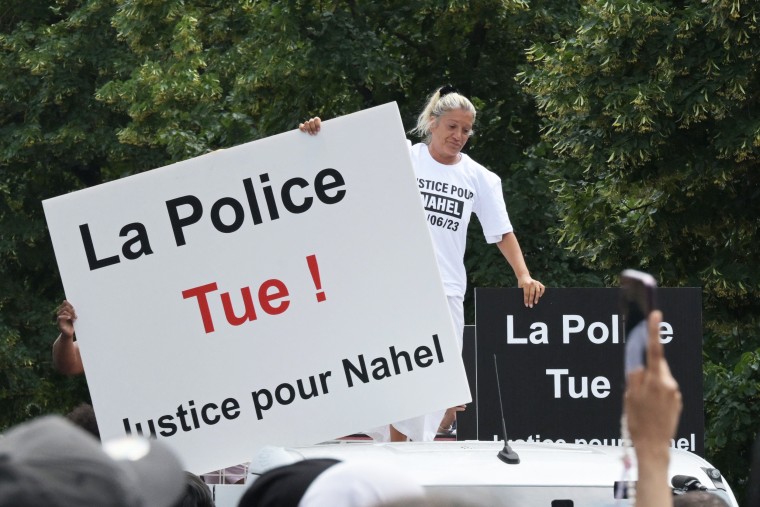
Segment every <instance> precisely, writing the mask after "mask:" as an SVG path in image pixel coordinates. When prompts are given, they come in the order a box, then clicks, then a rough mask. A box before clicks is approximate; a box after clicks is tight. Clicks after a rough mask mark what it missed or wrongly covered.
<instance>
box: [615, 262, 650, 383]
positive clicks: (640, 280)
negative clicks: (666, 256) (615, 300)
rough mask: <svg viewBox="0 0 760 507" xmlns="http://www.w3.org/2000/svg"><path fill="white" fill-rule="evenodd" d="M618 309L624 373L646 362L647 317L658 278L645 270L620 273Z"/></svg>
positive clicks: (628, 270) (640, 366) (627, 270)
mask: <svg viewBox="0 0 760 507" xmlns="http://www.w3.org/2000/svg"><path fill="white" fill-rule="evenodd" d="M620 289H621V297H620V302H621V306H622V308H621V311H622V313H623V322H624V326H625V327H624V329H625V375H626V377H627V376H628V374H629V373H630V372H631V371H633V370H636V369H639V368H643V367H644V366H645V365H646V357H647V340H648V334H649V333H648V331H647V319H648V318H649V314H650V313H651V311H652V310H654V309H655V292H656V289H657V281H656V280H655V279H654V277H653V276H652V275H650V274H648V273H644V272H642V271H636V270H634V269H626V270H625V271H623V272H622V273H621V274H620Z"/></svg>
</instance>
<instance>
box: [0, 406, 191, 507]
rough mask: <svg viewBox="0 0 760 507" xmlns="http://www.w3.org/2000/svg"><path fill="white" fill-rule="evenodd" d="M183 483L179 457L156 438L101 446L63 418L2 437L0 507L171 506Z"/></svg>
mask: <svg viewBox="0 0 760 507" xmlns="http://www.w3.org/2000/svg"><path fill="white" fill-rule="evenodd" d="M184 487H185V478H184V472H183V469H182V465H181V463H180V461H179V459H178V458H177V456H176V455H175V454H174V453H173V452H172V451H171V450H170V449H169V448H168V447H167V446H166V445H164V444H162V443H161V442H158V441H156V440H149V439H145V438H142V437H137V436H134V437H125V438H121V439H117V440H111V441H108V442H106V443H104V444H103V445H102V446H101V445H100V442H98V441H97V439H95V438H94V437H93V436H92V435H90V434H89V433H87V432H86V431H84V430H82V429H81V428H79V427H77V426H76V425H74V424H73V423H71V422H69V421H67V420H66V419H64V418H63V417H60V416H44V417H40V418H37V419H33V420H31V421H29V422H26V423H22V424H19V425H18V426H15V427H14V428H11V429H10V430H9V431H8V432H7V433H6V434H5V435H4V436H3V437H0V507H11V506H13V507H18V506H24V507H84V506H89V507H100V506H109V507H117V506H123V507H170V506H171V505H172V504H173V503H174V502H175V501H176V500H177V499H178V498H179V496H180V495H181V493H182V491H183V490H184Z"/></svg>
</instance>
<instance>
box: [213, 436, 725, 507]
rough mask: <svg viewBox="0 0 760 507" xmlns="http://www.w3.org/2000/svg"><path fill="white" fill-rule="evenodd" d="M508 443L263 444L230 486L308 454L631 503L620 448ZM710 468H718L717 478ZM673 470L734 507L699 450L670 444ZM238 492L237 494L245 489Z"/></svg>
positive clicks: (478, 485)
mask: <svg viewBox="0 0 760 507" xmlns="http://www.w3.org/2000/svg"><path fill="white" fill-rule="evenodd" d="M510 446H511V448H512V450H514V451H515V452H516V453H517V454H518V455H519V458H520V462H519V464H507V463H504V462H503V461H501V460H500V459H499V458H498V456H497V455H498V453H499V451H500V450H502V449H503V447H504V444H503V442H483V441H450V442H445V441H436V442H419V443H416V442H404V443H376V442H372V441H366V440H359V441H355V440H339V441H331V442H325V443H323V444H317V445H313V446H305V447H292V448H286V447H265V448H263V449H261V450H260V451H259V452H258V453H257V454H256V455H255V456H254V457H253V459H252V461H251V463H250V465H249V477H248V480H247V481H246V485H244V486H232V487H233V488H243V490H244V488H245V487H247V486H249V485H250V484H251V483H252V482H253V481H254V480H255V478H256V477H258V475H260V474H261V473H263V472H265V471H266V470H268V469H271V468H274V467H277V466H281V465H285V464H288V463H293V462H295V461H299V460H302V459H309V458H335V459H339V460H341V461H347V460H365V461H366V460H371V461H374V462H385V463H388V464H389V465H391V466H394V467H397V468H400V469H402V470H406V471H407V472H408V473H409V474H410V476H411V477H414V478H415V479H416V480H417V481H419V482H420V483H421V484H422V485H423V486H425V488H426V489H428V490H430V491H435V492H439V493H446V494H449V493H452V494H454V493H456V494H458V496H459V497H461V496H462V495H461V493H466V496H467V497H471V498H480V497H486V498H488V499H489V500H488V502H489V503H488V504H489V505H493V506H504V507H511V506H518V505H519V506H521V507H529V506H547V507H549V506H552V505H553V504H552V502H555V501H560V500H562V501H564V503H562V502H558V503H555V504H554V505H562V506H570V505H576V506H596V505H599V506H603V505H631V502H630V501H628V500H618V501H616V500H615V498H614V485H615V483H616V482H617V481H620V480H621V479H622V478H623V464H622V456H623V449H622V448H620V447H611V446H595V445H578V444H553V443H545V442H532V443H531V442H515V443H510ZM631 455H632V456H633V457H634V464H633V466H632V467H631V470H630V474H629V477H628V480H636V466H635V455H634V453H633V451H631ZM708 473H712V474H715V475H716V479H713V478H711V477H710V476H709V475H708ZM676 475H684V476H690V477H694V478H696V479H697V480H698V481H699V482H700V483H701V484H702V485H703V486H705V487H706V488H707V489H708V491H710V492H713V493H715V494H718V495H720V496H721V497H722V498H723V499H724V500H726V502H728V503H729V505H731V506H738V504H737V502H736V499H735V497H734V494H733V492H732V491H731V488H730V487H729V485H728V484H727V483H726V482H725V481H724V480H723V478H722V477H721V476H720V475H719V472H717V471H716V470H715V469H714V468H713V467H712V465H711V464H710V463H708V462H707V461H705V460H704V459H702V458H701V457H699V456H697V455H696V454H693V453H691V452H688V451H683V450H678V449H671V461H670V469H669V476H670V477H671V478H672V477H673V476H676ZM222 489H223V488H222ZM217 491H220V489H219V486H217ZM238 492H239V494H240V495H242V490H238ZM229 493H230V492H227V494H229ZM222 496H224V495H222ZM234 496H238V494H237V493H235V494H234ZM568 501H570V502H571V503H568ZM218 505H219V504H218ZM233 505H234V504H233ZM219 507H223V506H222V505H220V506H219Z"/></svg>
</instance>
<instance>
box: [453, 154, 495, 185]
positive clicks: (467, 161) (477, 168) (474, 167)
mask: <svg viewBox="0 0 760 507" xmlns="http://www.w3.org/2000/svg"><path fill="white" fill-rule="evenodd" d="M462 165H463V166H464V167H465V168H466V170H467V171H468V172H469V173H470V174H472V175H473V176H474V177H476V178H477V179H478V180H480V181H483V182H486V183H492V182H496V181H501V178H500V177H499V175H498V174H496V173H495V172H493V171H491V170H490V169H488V168H487V167H486V166H484V165H483V164H481V163H480V162H477V161H475V159H473V158H472V157H470V156H469V155H468V154H466V153H462Z"/></svg>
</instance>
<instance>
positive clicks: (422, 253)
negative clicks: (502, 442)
mask: <svg viewBox="0 0 760 507" xmlns="http://www.w3.org/2000/svg"><path fill="white" fill-rule="evenodd" d="M43 205H44V209H45V215H46V218H47V222H48V226H49V230H50V234H51V237H52V241H53V246H54V249H55V254H56V259H57V262H58V266H59V268H60V272H61V277H62V281H63V285H64V288H65V291H66V295H67V298H68V299H69V300H70V301H71V302H72V303H73V304H74V306H75V308H76V310H77V314H78V320H77V322H76V324H75V326H76V331H77V339H78V340H79V343H80V350H81V353H82V359H83V363H84V366H85V371H86V375H87V380H88V384H89V387H90V392H91V395H92V399H93V405H94V407H95V410H96V413H97V417H98V423H99V426H100V430H101V434H102V436H103V438H104V439H108V438H113V437H117V436H122V435H124V434H125V433H126V432H127V431H131V432H133V433H136V432H138V431H141V432H142V433H143V434H145V435H147V434H148V433H154V434H155V435H156V437H157V438H159V439H161V440H162V441H165V442H166V443H168V444H169V445H171V446H172V447H173V448H174V449H175V450H176V451H177V452H178V453H179V455H180V456H181V458H182V459H183V461H184V463H185V466H186V468H187V469H188V470H191V471H194V472H196V473H203V472H207V471H210V470H215V469H219V468H223V467H226V466H230V465H234V464H237V463H242V462H245V461H248V460H249V459H250V458H251V456H252V455H253V453H254V451H255V450H256V449H257V448H259V447H261V446H263V445H307V444H312V443H316V442H319V441H323V440H327V439H330V438H336V437H340V436H343V435H347V434H351V433H354V432H361V431H362V430H365V429H368V428H371V427H375V426H379V425H383V424H387V423H390V422H392V421H395V420H401V419H406V418H409V417H413V416H416V415H420V414H424V413H427V412H431V411H433V410H438V409H442V408H446V407H450V406H454V405H456V404H460V403H464V402H468V401H469V400H470V393H469V389H468V387H467V382H466V378H465V373H464V368H463V366H462V361H461V357H460V354H459V350H458V346H457V343H456V339H455V337H454V330H453V327H452V324H451V320H450V317H449V314H448V309H447V304H446V299H445V296H444V293H443V288H442V284H441V281H440V276H439V273H438V269H437V266H436V262H435V257H434V254H433V250H432V243H431V241H430V237H429V234H428V232H427V225H426V222H425V217H424V214H423V210H422V206H421V205H420V196H419V194H418V192H417V189H416V184H415V178H414V174H413V170H412V167H411V161H410V157H409V151H408V146H407V143H406V140H405V137H404V130H403V126H402V123H401V119H400V116H399V113H398V109H397V107H396V105H395V104H386V105H384V106H379V107H376V108H372V109H368V110H365V111H362V112H359V113H355V114H351V115H348V116H343V117H340V118H336V119H334V120H330V121H326V122H324V123H323V127H322V132H321V133H320V134H319V135H318V136H313V137H312V136H308V135H306V134H304V133H302V132H299V131H297V130H294V131H291V132H286V133H283V134H280V135H277V136H273V137H270V138H267V139H262V140H259V141H255V142H251V143H248V144H245V145H241V146H238V147H235V148H230V149H227V150H220V151H217V152H214V153H210V154H207V155H204V156H201V157H197V158H194V159H191V160H187V161H184V162H180V163H176V164H173V165H170V166H167V167H163V168H159V169H155V170H152V171H149V172H145V173H141V174H137V175H134V176H130V177H127V178H123V179H121V180H118V181H113V182H109V183H106V184H103V185H99V186H96V187H92V188H88V189H85V190H81V191H78V192H73V193H71V194H68V195H63V196H59V197H56V198H53V199H49V200H46V201H44V203H43Z"/></svg>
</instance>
